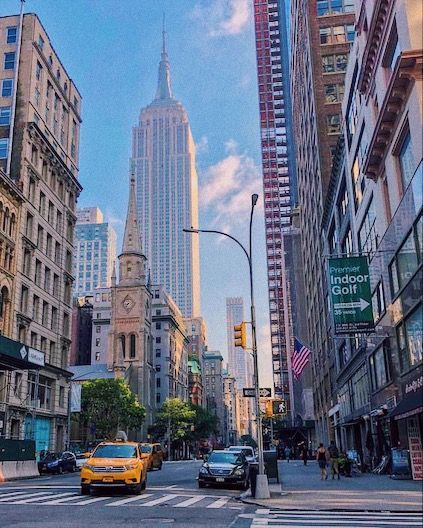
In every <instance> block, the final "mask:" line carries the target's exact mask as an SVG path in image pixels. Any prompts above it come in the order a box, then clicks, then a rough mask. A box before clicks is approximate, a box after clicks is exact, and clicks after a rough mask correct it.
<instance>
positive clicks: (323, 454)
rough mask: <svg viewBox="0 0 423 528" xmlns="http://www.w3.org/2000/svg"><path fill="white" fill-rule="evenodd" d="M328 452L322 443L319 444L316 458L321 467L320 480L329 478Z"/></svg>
mask: <svg viewBox="0 0 423 528" xmlns="http://www.w3.org/2000/svg"><path fill="white" fill-rule="evenodd" d="M327 459H328V453H327V451H326V449H325V447H324V446H323V444H322V443H320V444H319V448H318V449H317V453H316V460H317V463H318V464H319V468H320V480H327V478H328V472H327V471H326V465H327V463H328V460H327Z"/></svg>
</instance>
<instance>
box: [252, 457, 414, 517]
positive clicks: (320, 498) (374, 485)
mask: <svg viewBox="0 0 423 528" xmlns="http://www.w3.org/2000/svg"><path fill="white" fill-rule="evenodd" d="M279 476H280V479H281V486H279V485H275V484H271V485H270V487H271V498H270V499H267V500H259V499H257V500H256V499H254V498H253V497H251V495H250V496H246V495H247V494H244V495H243V496H242V498H241V500H242V501H243V502H247V503H250V504H257V505H259V506H262V507H264V508H268V509H273V508H283V509H296V510H297V509H298V510H304V509H312V510H314V509H316V510H323V509H325V510H328V509H329V510H360V511H363V510H369V511H381V510H383V511H422V501H423V483H422V482H421V481H413V480H392V479H390V478H389V476H388V475H373V474H371V473H365V474H362V475H360V476H355V477H351V478H347V477H342V476H341V480H332V479H331V476H330V475H329V477H328V480H325V481H321V480H320V473H319V468H318V466H317V463H316V462H315V461H309V462H308V465H307V466H304V465H303V463H302V461H301V460H292V461H291V462H290V463H289V464H288V463H287V462H285V461H279Z"/></svg>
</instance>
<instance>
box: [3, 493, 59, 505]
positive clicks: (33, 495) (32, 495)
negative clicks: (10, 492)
mask: <svg viewBox="0 0 423 528" xmlns="http://www.w3.org/2000/svg"><path fill="white" fill-rule="evenodd" d="M20 495H21V496H20V497H15V498H16V500H21V499H22V500H24V497H22V495H24V496H25V498H26V499H28V498H29V497H35V496H36V495H50V493H49V492H47V491H39V492H38V493H26V492H25V491H22V492H21V493H20ZM15 498H12V500H11V501H10V504H14V500H15ZM7 500H8V499H7V498H6V499H0V501H1V502H6V501H7Z"/></svg>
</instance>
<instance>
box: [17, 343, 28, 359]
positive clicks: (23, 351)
mask: <svg viewBox="0 0 423 528" xmlns="http://www.w3.org/2000/svg"><path fill="white" fill-rule="evenodd" d="M19 352H20V353H21V356H22V359H25V358H26V355H27V353H28V352H27V351H26V348H25V347H24V346H23V347H22V348H21V349H20V350H19Z"/></svg>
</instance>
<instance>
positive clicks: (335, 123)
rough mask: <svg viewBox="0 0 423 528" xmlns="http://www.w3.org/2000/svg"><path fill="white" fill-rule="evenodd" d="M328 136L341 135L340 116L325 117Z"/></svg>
mask: <svg viewBox="0 0 423 528" xmlns="http://www.w3.org/2000/svg"><path fill="white" fill-rule="evenodd" d="M326 121H327V131H328V134H331V135H332V134H340V133H341V116H340V114H331V115H328V116H326Z"/></svg>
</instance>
